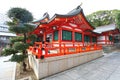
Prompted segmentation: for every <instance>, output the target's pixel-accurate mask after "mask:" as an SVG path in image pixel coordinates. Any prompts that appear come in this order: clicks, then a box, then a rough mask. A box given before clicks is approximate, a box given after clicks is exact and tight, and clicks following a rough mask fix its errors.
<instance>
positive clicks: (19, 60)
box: [10, 54, 27, 63]
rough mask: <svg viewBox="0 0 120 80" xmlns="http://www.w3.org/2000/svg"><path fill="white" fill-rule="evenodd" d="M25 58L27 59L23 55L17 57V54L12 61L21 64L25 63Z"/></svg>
mask: <svg viewBox="0 0 120 80" xmlns="http://www.w3.org/2000/svg"><path fill="white" fill-rule="evenodd" d="M25 58H27V55H22V54H21V55H17V54H15V55H13V56H12V57H11V59H10V61H13V62H18V63H20V62H22V61H24V59H25Z"/></svg>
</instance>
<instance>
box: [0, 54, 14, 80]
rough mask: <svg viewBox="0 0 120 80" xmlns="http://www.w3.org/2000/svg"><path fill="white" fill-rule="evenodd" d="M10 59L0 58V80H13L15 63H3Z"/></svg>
mask: <svg viewBox="0 0 120 80" xmlns="http://www.w3.org/2000/svg"><path fill="white" fill-rule="evenodd" d="M9 58H10V56H8V57H0V80H15V69H16V63H15V62H4V61H7V60H8V59H9Z"/></svg>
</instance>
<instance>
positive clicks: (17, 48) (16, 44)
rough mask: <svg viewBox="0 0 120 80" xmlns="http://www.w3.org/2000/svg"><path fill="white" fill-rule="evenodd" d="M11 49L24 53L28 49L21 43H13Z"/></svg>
mask: <svg viewBox="0 0 120 80" xmlns="http://www.w3.org/2000/svg"><path fill="white" fill-rule="evenodd" d="M13 47H14V49H15V50H19V51H24V50H26V49H27V48H28V47H29V45H28V44H25V43H22V42H15V44H14V45H13Z"/></svg>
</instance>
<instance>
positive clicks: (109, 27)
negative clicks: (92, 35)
mask: <svg viewBox="0 0 120 80" xmlns="http://www.w3.org/2000/svg"><path fill="white" fill-rule="evenodd" d="M115 29H116V25H115V24H109V25H105V26H99V27H97V28H96V29H94V30H93V31H94V32H96V33H102V32H106V31H111V30H115Z"/></svg>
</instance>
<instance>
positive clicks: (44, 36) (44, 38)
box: [43, 32, 46, 41]
mask: <svg viewBox="0 0 120 80" xmlns="http://www.w3.org/2000/svg"><path fill="white" fill-rule="evenodd" d="M43 41H46V32H43Z"/></svg>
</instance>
